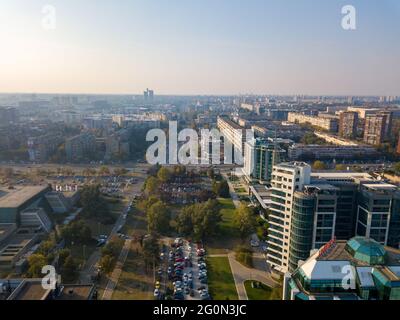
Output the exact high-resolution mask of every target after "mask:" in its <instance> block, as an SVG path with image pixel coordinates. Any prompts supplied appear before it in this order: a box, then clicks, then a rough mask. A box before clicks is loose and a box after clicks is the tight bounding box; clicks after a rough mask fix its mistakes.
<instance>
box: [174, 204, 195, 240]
mask: <svg viewBox="0 0 400 320" xmlns="http://www.w3.org/2000/svg"><path fill="white" fill-rule="evenodd" d="M194 209H195V206H188V207H184V208H183V209H182V210H181V212H180V213H179V214H178V216H177V217H176V221H175V222H176V226H175V227H176V231H177V232H178V233H179V234H180V235H183V236H189V235H191V234H192V232H193V216H194V214H195V213H194V212H195V210H194Z"/></svg>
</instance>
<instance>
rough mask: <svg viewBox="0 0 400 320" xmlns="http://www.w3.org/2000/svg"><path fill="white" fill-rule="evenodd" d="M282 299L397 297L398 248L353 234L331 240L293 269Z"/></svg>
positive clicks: (399, 287)
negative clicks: (347, 237) (343, 238)
mask: <svg viewBox="0 0 400 320" xmlns="http://www.w3.org/2000/svg"><path fill="white" fill-rule="evenodd" d="M283 298H284V300H399V299H400V250H398V249H394V248H391V247H384V246H383V245H381V244H380V243H378V242H377V241H375V240H373V239H370V238H365V237H354V238H352V239H350V240H349V241H347V242H346V241H331V242H330V243H328V244H327V245H324V246H323V247H322V248H321V249H319V250H318V251H317V252H315V253H314V254H313V255H312V256H311V257H310V258H309V259H307V260H306V261H305V262H304V263H303V264H302V265H301V266H300V267H298V268H297V269H296V270H295V271H294V272H293V273H286V274H285V278H284V288H283Z"/></svg>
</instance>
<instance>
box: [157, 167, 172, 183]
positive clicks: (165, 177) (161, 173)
mask: <svg viewBox="0 0 400 320" xmlns="http://www.w3.org/2000/svg"><path fill="white" fill-rule="evenodd" d="M157 177H158V179H159V180H160V181H161V182H163V183H165V182H168V181H169V180H170V179H171V171H169V170H168V169H167V168H165V167H161V168H160V170H158V173H157Z"/></svg>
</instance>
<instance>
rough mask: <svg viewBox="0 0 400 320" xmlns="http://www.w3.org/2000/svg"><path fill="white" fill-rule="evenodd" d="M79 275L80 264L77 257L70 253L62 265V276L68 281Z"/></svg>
mask: <svg viewBox="0 0 400 320" xmlns="http://www.w3.org/2000/svg"><path fill="white" fill-rule="evenodd" d="M77 275H78V264H77V263H76V261H75V259H74V258H73V257H72V256H71V255H69V256H68V257H67V258H66V259H65V262H64V264H63V266H62V276H63V278H64V280H66V281H73V280H75V279H76V277H77Z"/></svg>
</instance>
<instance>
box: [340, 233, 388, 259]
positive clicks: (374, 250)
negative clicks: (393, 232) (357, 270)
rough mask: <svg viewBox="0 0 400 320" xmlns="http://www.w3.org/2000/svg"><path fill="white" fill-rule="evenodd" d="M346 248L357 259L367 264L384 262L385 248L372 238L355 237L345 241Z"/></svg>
mask: <svg viewBox="0 0 400 320" xmlns="http://www.w3.org/2000/svg"><path fill="white" fill-rule="evenodd" d="M346 250H347V251H348V252H349V253H350V254H351V255H352V256H353V257H354V258H355V259H357V260H359V261H362V262H365V263H368V264H369V265H377V264H385V261H386V250H385V249H384V248H383V246H382V245H381V244H379V243H378V242H376V241H375V240H373V239H369V238H365V237H355V238H352V239H350V240H349V241H348V242H347V245H346Z"/></svg>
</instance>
